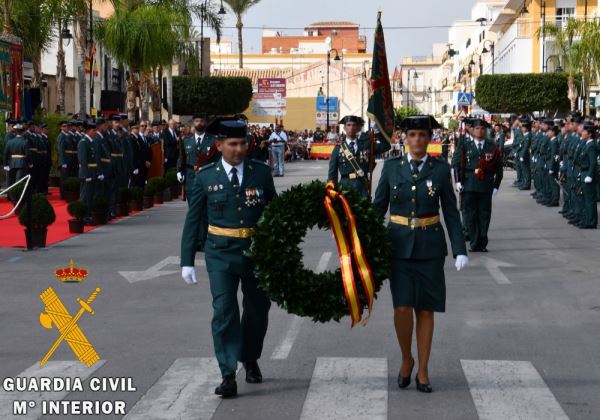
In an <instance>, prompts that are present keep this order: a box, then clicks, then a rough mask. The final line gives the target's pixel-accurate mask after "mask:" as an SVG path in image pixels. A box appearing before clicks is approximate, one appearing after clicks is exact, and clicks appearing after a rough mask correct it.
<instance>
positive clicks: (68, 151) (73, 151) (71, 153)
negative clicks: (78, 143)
mask: <svg viewBox="0 0 600 420" xmlns="http://www.w3.org/2000/svg"><path fill="white" fill-rule="evenodd" d="M65 153H66V154H67V155H76V154H77V150H65Z"/></svg>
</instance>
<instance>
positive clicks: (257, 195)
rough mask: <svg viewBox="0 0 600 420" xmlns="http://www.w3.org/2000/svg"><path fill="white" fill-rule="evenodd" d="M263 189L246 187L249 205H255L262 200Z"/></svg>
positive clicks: (247, 203)
mask: <svg viewBox="0 0 600 420" xmlns="http://www.w3.org/2000/svg"><path fill="white" fill-rule="evenodd" d="M262 196H263V191H262V190H261V189H260V188H246V201H245V204H246V206H248V207H254V206H256V205H258V204H260V202H261V201H262Z"/></svg>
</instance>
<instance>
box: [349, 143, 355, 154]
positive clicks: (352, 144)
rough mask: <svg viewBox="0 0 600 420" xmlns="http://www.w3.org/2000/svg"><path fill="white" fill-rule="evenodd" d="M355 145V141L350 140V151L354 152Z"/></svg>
mask: <svg viewBox="0 0 600 420" xmlns="http://www.w3.org/2000/svg"><path fill="white" fill-rule="evenodd" d="M355 145H356V143H354V142H353V141H351V142H350V150H352V153H356V149H355V148H354V146H355Z"/></svg>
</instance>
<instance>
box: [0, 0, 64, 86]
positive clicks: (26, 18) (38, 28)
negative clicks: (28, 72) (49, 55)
mask: <svg viewBox="0 0 600 420" xmlns="http://www.w3.org/2000/svg"><path fill="white" fill-rule="evenodd" d="M2 6H3V8H4V10H3V12H4V22H5V23H4V25H6V16H7V15H8V18H9V24H8V26H9V31H10V32H11V33H12V34H14V35H16V36H18V37H19V38H21V40H22V42H23V53H24V55H25V57H28V58H29V59H30V60H31V64H32V65H33V78H32V80H31V87H33V88H37V87H39V86H40V85H41V76H42V53H43V52H44V51H47V50H48V49H49V48H50V45H51V43H52V39H53V36H54V33H53V29H52V13H51V8H50V7H49V5H48V3H47V2H46V1H44V0H28V1H17V2H14V1H13V0H8V1H7V0H4V3H3V5H2ZM7 7H8V9H6V8H7ZM7 10H8V13H7Z"/></svg>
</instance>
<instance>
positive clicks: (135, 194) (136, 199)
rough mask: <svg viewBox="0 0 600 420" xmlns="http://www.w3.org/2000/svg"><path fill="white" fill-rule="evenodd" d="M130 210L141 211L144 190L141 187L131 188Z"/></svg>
mask: <svg viewBox="0 0 600 420" xmlns="http://www.w3.org/2000/svg"><path fill="white" fill-rule="evenodd" d="M130 192H131V202H130V203H131V210H133V211H141V210H142V209H143V206H142V203H143V199H144V189H143V188H141V187H131V189H130Z"/></svg>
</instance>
